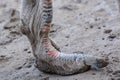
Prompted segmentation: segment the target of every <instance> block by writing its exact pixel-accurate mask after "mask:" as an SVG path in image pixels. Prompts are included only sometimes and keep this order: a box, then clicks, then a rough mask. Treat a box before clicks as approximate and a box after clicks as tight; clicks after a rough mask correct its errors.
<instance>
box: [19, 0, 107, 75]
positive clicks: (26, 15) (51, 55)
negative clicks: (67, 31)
mask: <svg viewBox="0 0 120 80" xmlns="http://www.w3.org/2000/svg"><path fill="white" fill-rule="evenodd" d="M21 3H22V6H21V7H22V8H21V31H22V33H23V34H25V35H26V36H27V37H28V39H29V41H30V43H31V45H32V49H33V53H34V56H35V58H36V67H37V68H38V69H39V70H42V71H44V72H48V73H56V74H60V75H70V74H75V73H79V72H85V71H87V70H89V69H90V67H92V68H95V69H99V68H103V67H105V66H107V64H108V63H107V62H106V61H105V60H103V59H99V58H97V57H95V56H92V55H84V54H65V53H62V52H60V49H59V48H58V47H57V46H56V44H55V43H54V42H53V41H52V40H51V39H49V32H50V27H51V22H52V15H53V11H52V9H53V8H52V0H22V1H21Z"/></svg>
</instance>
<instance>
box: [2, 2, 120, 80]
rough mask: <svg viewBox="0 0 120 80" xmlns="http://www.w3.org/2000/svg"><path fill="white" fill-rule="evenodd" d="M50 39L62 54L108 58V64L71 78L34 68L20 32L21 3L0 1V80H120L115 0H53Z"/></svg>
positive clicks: (119, 21)
mask: <svg viewBox="0 0 120 80" xmlns="http://www.w3.org/2000/svg"><path fill="white" fill-rule="evenodd" d="M53 5H54V18H53V27H52V29H51V34H50V36H51V37H52V38H53V40H54V41H55V42H56V43H57V44H58V46H60V48H61V50H62V52H65V53H74V52H83V53H84V54H91V55H95V56H96V55H97V56H105V55H108V54H110V55H109V56H108V58H109V62H110V64H109V65H108V66H107V67H105V68H104V69H103V70H101V71H96V70H90V71H88V72H85V73H80V74H76V75H70V76H60V75H54V74H46V73H43V72H40V71H38V70H37V69H36V68H35V67H34V60H35V58H34V56H33V54H32V51H31V47H30V43H29V41H28V39H27V38H26V37H25V36H24V35H22V34H21V33H20V30H19V12H20V0H1V1H0V80H88V79H89V80H93V79H94V80H120V17H119V16H120V13H119V10H118V2H117V0H54V4H53Z"/></svg>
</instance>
